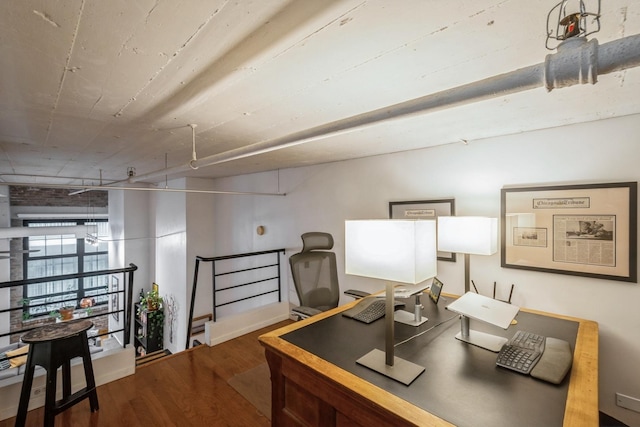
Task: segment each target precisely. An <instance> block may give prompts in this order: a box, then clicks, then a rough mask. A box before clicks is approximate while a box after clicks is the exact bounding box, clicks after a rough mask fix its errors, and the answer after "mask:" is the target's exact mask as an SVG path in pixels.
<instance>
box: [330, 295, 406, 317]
mask: <svg viewBox="0 0 640 427" xmlns="http://www.w3.org/2000/svg"><path fill="white" fill-rule="evenodd" d="M393 305H394V309H396V308H398V307H402V306H403V305H404V303H403V302H400V301H394V302H393ZM342 315H343V316H345V317H349V318H351V319H355V320H357V321H359V322H364V323H371V322H373V321H375V320H378V319H380V318H381V317H384V315H385V300H384V298H374V297H368V298H363V299H362V300H360V301H359V302H358V304H356V305H355V306H353V307H352V308H350V309H349V310H345V311H344V312H343V313H342Z"/></svg>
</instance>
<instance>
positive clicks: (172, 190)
mask: <svg viewBox="0 0 640 427" xmlns="http://www.w3.org/2000/svg"><path fill="white" fill-rule="evenodd" d="M6 185H9V186H14V187H42V188H79V189H81V190H84V191H91V190H120V191H159V192H163V193H195V194H227V195H235V196H283V197H284V196H286V193H261V192H257V191H223V190H196V189H190V188H167V187H163V188H158V187H123V186H117V187H112V186H109V185H81V184H37V185H34V184H29V183H24V182H11V183H6Z"/></svg>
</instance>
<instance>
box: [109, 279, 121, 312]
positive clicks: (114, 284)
mask: <svg viewBox="0 0 640 427" xmlns="http://www.w3.org/2000/svg"><path fill="white" fill-rule="evenodd" d="M110 291H111V315H112V316H113V318H114V319H115V321H116V322H118V321H120V311H119V310H120V280H119V279H118V277H116V276H111V290H110Z"/></svg>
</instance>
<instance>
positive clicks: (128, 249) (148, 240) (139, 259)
mask: <svg viewBox="0 0 640 427" xmlns="http://www.w3.org/2000/svg"><path fill="white" fill-rule="evenodd" d="M148 212H149V194H148V193H147V192H143V191H121V190H111V191H109V228H110V232H111V242H110V245H109V268H124V267H128V266H129V264H135V265H136V266H137V267H138V269H137V270H136V271H134V272H133V279H134V280H133V291H132V295H133V302H136V301H137V300H138V295H139V294H140V290H141V289H143V288H146V289H147V290H148V289H149V288H150V278H149V272H150V271H151V270H150V248H151V247H152V246H154V245H152V243H153V239H152V237H151V235H150V229H149V220H150V218H149V215H148ZM123 280H125V278H124V277H122V276H121V277H120V281H121V282H120V283H119V286H120V289H123V286H124V285H125V284H124V283H123ZM124 298H126V296H125V297H124ZM119 306H120V308H123V307H125V300H123V295H122V294H120V303H119ZM133 315H134V314H132V316H133ZM124 320H125V319H124V316H119V320H118V321H116V320H115V319H114V317H113V316H109V322H110V323H109V329H113V330H115V329H119V328H124V325H125V323H124ZM131 323H132V326H131V328H132V334H133V324H134V322H133V321H132V322H131ZM117 338H118V340H120V342H122V340H123V336H122V334H117ZM130 344H133V335H131V342H130Z"/></svg>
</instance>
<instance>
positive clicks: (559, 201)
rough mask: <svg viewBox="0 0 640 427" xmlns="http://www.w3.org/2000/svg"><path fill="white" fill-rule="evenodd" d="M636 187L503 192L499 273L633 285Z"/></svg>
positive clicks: (565, 187)
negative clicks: (517, 271)
mask: <svg viewBox="0 0 640 427" xmlns="http://www.w3.org/2000/svg"><path fill="white" fill-rule="evenodd" d="M637 192H638V189H637V183H636V182H619V183H609V184H581V185H558V186H544V187H517V188H503V189H502V191H501V197H500V200H501V220H502V221H501V222H502V224H501V226H502V230H501V231H502V242H501V243H502V244H501V248H500V250H501V264H502V267H507V268H518V269H523V270H537V271H545V272H550V273H560V274H571V275H576V276H586V277H596V278H601V279H610V280H620V281H626V282H637V199H638V194H637Z"/></svg>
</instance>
